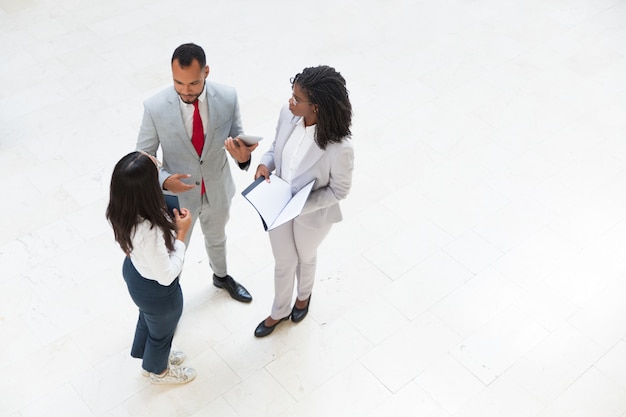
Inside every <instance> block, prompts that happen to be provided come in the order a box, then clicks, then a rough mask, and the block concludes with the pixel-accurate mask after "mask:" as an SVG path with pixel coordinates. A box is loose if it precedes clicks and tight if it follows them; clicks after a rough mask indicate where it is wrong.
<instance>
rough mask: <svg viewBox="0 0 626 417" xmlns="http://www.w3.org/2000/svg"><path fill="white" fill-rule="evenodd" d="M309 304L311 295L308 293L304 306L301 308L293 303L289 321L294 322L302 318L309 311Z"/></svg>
mask: <svg viewBox="0 0 626 417" xmlns="http://www.w3.org/2000/svg"><path fill="white" fill-rule="evenodd" d="M310 305H311V296H310V295H309V299H308V300H307V303H306V307H304V308H303V309H300V308H296V305H295V304H294V305H293V308H292V309H291V321H293V322H294V323H298V322H299V321H302V320H304V318H305V317H306V315H307V314H308V313H309V306H310Z"/></svg>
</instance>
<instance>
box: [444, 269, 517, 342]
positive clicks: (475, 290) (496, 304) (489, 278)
mask: <svg viewBox="0 0 626 417" xmlns="http://www.w3.org/2000/svg"><path fill="white" fill-rule="evenodd" d="M521 294H522V289H521V288H520V287H519V286H517V285H516V284H515V283H513V282H512V281H511V280H510V279H508V278H507V277H506V276H504V275H502V274H501V273H499V272H498V271H496V270H494V269H488V270H486V271H484V272H482V273H480V274H478V275H476V276H475V277H474V278H472V279H471V280H469V281H467V282H466V283H465V284H464V285H462V286H460V287H459V288H458V289H457V290H456V291H454V292H452V293H451V294H449V295H448V296H447V297H445V298H443V299H442V300H440V301H439V302H437V303H436V304H435V305H434V306H433V307H432V308H431V311H432V312H433V313H434V314H436V315H437V316H438V317H439V318H440V319H441V320H443V322H444V323H446V325H448V326H449V327H450V328H451V329H453V330H454V331H456V332H457V333H458V334H460V335H462V336H464V337H467V336H469V335H470V334H472V333H473V332H474V331H476V330H478V329H479V328H481V327H482V326H484V325H485V324H487V323H488V322H489V321H491V320H493V319H494V318H496V317H498V316H499V315H500V314H502V312H503V311H504V310H506V309H507V308H508V307H510V306H511V305H513V303H514V302H515V300H516V299H518V298H519V297H520V296H521Z"/></svg>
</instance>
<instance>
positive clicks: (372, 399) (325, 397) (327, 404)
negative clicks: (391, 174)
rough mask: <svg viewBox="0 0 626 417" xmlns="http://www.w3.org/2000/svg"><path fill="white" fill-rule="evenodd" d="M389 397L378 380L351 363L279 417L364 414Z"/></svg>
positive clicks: (359, 366) (356, 364)
mask: <svg viewBox="0 0 626 417" xmlns="http://www.w3.org/2000/svg"><path fill="white" fill-rule="evenodd" d="M357 381H358V383H357ZM390 396H391V394H390V393H389V391H387V389H385V387H384V386H383V385H382V384H381V383H380V381H379V380H378V379H376V378H375V377H374V376H372V374H370V373H369V372H368V371H367V370H366V369H365V368H364V367H363V366H361V365H359V364H358V363H356V362H355V363H353V364H352V365H351V366H350V367H348V368H347V369H345V370H344V371H342V372H340V373H339V374H337V375H335V376H334V377H333V378H331V379H329V380H328V381H327V383H326V384H324V386H322V387H321V388H319V389H318V390H316V391H314V392H313V393H311V394H310V395H308V396H306V397H305V398H304V399H302V401H299V402H298V403H296V404H295V405H293V406H291V407H289V408H288V409H287V410H285V411H284V412H282V413H280V414H279V416H280V417H287V416H298V417H305V416H308V417H313V416H321V415H331V414H337V415H355V416H359V415H365V414H366V413H367V412H369V411H370V410H372V409H374V408H376V407H378V406H379V405H381V404H382V403H383V402H384V401H385V400H387V399H388V398H389V397H390Z"/></svg>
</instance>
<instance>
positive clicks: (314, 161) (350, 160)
mask: <svg viewBox="0 0 626 417" xmlns="http://www.w3.org/2000/svg"><path fill="white" fill-rule="evenodd" d="M299 121H300V117H299V116H294V115H293V113H291V111H290V110H289V106H287V105H285V106H284V107H283V108H282V109H281V112H280V117H279V119H278V125H277V126H276V137H275V138H274V142H273V143H272V146H271V147H270V149H269V150H268V151H267V152H266V153H265V154H264V155H263V156H262V157H261V161H260V163H261V164H263V165H265V166H266V167H267V168H268V170H269V171H270V172H272V171H274V170H276V175H278V176H279V177H282V175H281V169H282V154H283V149H284V148H285V144H286V143H287V140H288V139H289V136H291V133H292V132H293V130H294V129H295V127H296V125H297V124H298V122H299ZM353 169H354V149H353V147H352V143H351V141H350V140H349V139H347V138H346V139H344V140H342V141H341V142H340V143H329V144H328V145H327V146H326V149H325V150H322V149H320V148H319V147H318V146H317V145H316V144H314V145H313V146H311V148H310V149H309V151H308V152H307V154H306V155H305V156H304V157H303V158H302V162H301V163H300V165H299V166H298V169H297V170H296V171H295V172H294V174H293V179H292V181H291V186H292V193H294V194H295V193H296V192H298V190H300V189H301V188H302V187H304V186H305V185H306V184H308V183H309V182H311V181H312V180H313V179H315V184H314V185H313V190H312V191H311V194H310V195H309V198H308V199H307V201H306V203H305V205H304V208H303V209H302V213H301V214H300V216H298V217H296V221H298V222H301V223H303V224H305V225H308V226H312V227H318V226H320V225H322V224H327V223H336V222H339V221H341V220H342V218H343V217H342V214H341V209H340V207H339V201H340V200H343V199H344V198H346V197H347V196H348V193H349V192H350V187H351V186H352V171H353Z"/></svg>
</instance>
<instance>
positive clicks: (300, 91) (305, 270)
mask: <svg viewBox="0 0 626 417" xmlns="http://www.w3.org/2000/svg"><path fill="white" fill-rule="evenodd" d="M291 87H292V95H291V97H290V98H289V105H288V106H285V107H283V109H282V111H281V113H280V117H279V120H278V126H277V128H276V136H275V139H274V142H273V143H272V145H271V147H270V149H269V151H268V152H267V153H265V154H264V155H263V157H262V158H261V162H260V164H259V166H258V167H257V170H256V173H255V179H257V178H259V177H264V178H265V179H266V180H267V181H271V178H270V173H271V172H274V173H273V175H276V176H278V177H280V178H282V179H283V180H285V181H287V182H288V183H289V184H291V187H292V192H293V193H294V194H295V193H296V192H297V191H298V190H300V189H301V188H302V187H304V186H305V185H306V184H308V183H309V182H311V181H312V180H315V183H314V185H313V190H312V191H311V194H310V195H309V197H308V199H307V201H306V203H305V205H304V208H303V209H302V212H301V213H300V215H299V216H298V217H296V218H295V219H293V220H291V221H289V222H287V223H285V224H283V225H281V226H278V227H277V228H275V229H272V230H270V231H269V232H268V233H269V238H270V243H271V245H272V252H273V255H274V260H275V266H274V303H273V304H272V310H271V313H270V315H269V316H268V317H267V318H266V319H265V320H263V321H262V322H261V323H260V324H259V325H258V326H257V328H256V330H255V331H254V335H255V336H256V337H264V336H267V335H269V334H270V333H272V332H273V331H274V328H275V327H276V326H277V325H278V324H279V323H281V322H283V321H285V320H287V319H289V317H291V321H293V322H294V323H297V322H299V321H301V320H302V319H304V318H305V317H306V315H307V314H308V311H309V306H310V304H311V293H312V290H313V284H314V282H315V268H316V265H317V248H318V247H319V245H320V244H321V243H322V241H323V240H324V238H325V237H326V235H327V234H328V232H329V231H330V229H331V226H332V224H333V223H336V222H339V221H341V220H342V214H341V210H340V208H339V201H340V200H343V199H344V198H346V196H347V195H348V193H349V191H350V187H351V185H352V171H353V166H354V151H353V148H352V144H351V141H350V135H351V132H350V126H351V123H352V105H351V104H350V99H349V97H348V90H347V88H346V81H345V79H344V78H343V76H342V75H341V74H340V73H339V72H337V71H336V70H335V69H334V68H332V67H329V66H325V65H322V66H317V67H309V68H305V69H304V70H303V71H302V72H301V73H298V74H297V75H296V76H295V77H293V78H292V79H291ZM296 281H297V287H296V301H295V303H294V304H293V307H292V305H291V303H292V297H293V291H294V285H295V282H296Z"/></svg>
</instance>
